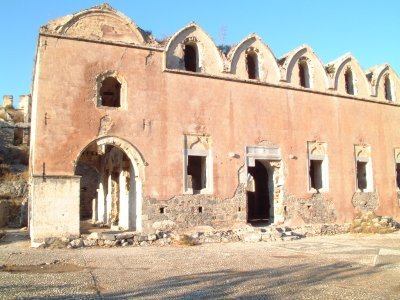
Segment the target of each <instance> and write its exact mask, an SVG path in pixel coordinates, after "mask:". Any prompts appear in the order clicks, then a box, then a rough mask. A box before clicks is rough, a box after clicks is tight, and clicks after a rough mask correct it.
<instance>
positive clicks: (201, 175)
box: [187, 155, 207, 194]
mask: <svg viewBox="0 0 400 300" xmlns="http://www.w3.org/2000/svg"><path fill="white" fill-rule="evenodd" d="M206 182H207V178H206V157H205V156H193V155H188V164H187V186H188V188H191V189H192V190H193V194H199V193H200V191H201V190H202V189H205V188H206Z"/></svg>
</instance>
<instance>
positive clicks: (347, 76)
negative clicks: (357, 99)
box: [344, 69, 354, 95]
mask: <svg viewBox="0 0 400 300" xmlns="http://www.w3.org/2000/svg"><path fill="white" fill-rule="evenodd" d="M344 84H345V88H346V93H347V94H349V95H354V80H353V72H352V71H351V70H350V69H347V70H346V72H345V73H344Z"/></svg>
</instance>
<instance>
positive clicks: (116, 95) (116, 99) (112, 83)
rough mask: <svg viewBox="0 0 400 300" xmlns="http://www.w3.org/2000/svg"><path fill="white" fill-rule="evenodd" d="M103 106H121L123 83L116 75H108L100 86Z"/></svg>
mask: <svg viewBox="0 0 400 300" xmlns="http://www.w3.org/2000/svg"><path fill="white" fill-rule="evenodd" d="M100 97H101V106H109V107H120V106H121V83H120V82H119V81H118V80H117V79H116V78H114V77H106V78H105V79H104V80H103V81H102V82H101V87H100Z"/></svg>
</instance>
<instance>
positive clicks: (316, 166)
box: [307, 141, 329, 193]
mask: <svg viewBox="0 0 400 300" xmlns="http://www.w3.org/2000/svg"><path fill="white" fill-rule="evenodd" d="M307 148H308V188H309V191H310V192H313V193H315V192H317V193H319V192H327V191H328V190H329V169H328V155H327V153H328V152H327V151H328V145H327V144H326V143H325V142H320V141H311V142H307Z"/></svg>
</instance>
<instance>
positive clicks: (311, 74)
mask: <svg viewBox="0 0 400 300" xmlns="http://www.w3.org/2000/svg"><path fill="white" fill-rule="evenodd" d="M180 49H182V50H183V51H182V50H180ZM218 49H219V50H218ZM164 55H165V68H166V69H178V70H185V71H189V72H197V73H203V74H209V75H213V76H220V75H222V76H224V77H225V76H228V77H233V78H237V79H244V80H246V79H248V80H256V81H260V82H268V83H273V84H281V83H285V82H286V83H288V84H290V85H293V86H295V87H302V88H306V89H313V90H317V91H322V92H326V91H329V92H331V91H332V92H334V93H336V92H338V93H341V94H347V95H351V96H357V97H360V98H368V97H371V96H372V97H379V98H380V99H382V100H383V99H386V100H388V101H395V100H396V98H397V97H396V94H397V91H398V90H399V89H400V84H399V82H400V81H399V80H398V78H397V76H396V74H395V73H394V72H393V71H392V69H391V68H390V67H389V66H388V65H382V66H380V67H377V68H374V69H372V70H371V71H367V73H365V72H364V71H363V70H362V69H361V67H360V65H359V64H358V62H357V61H356V60H355V59H354V58H353V57H352V56H351V54H346V55H344V56H342V57H340V58H338V59H337V60H335V61H334V62H332V63H331V64H327V65H324V64H323V63H322V62H321V61H320V60H319V58H318V57H317V56H316V54H315V53H314V52H313V51H312V49H310V48H309V47H308V46H307V45H302V46H300V47H299V48H296V49H294V50H293V51H291V52H289V53H288V54H287V55H284V56H283V57H281V58H280V59H276V58H275V57H274V55H273V54H272V52H271V50H270V49H269V48H268V46H267V45H265V44H264V43H263V42H262V41H261V39H260V38H259V37H258V36H257V35H255V34H251V35H250V36H248V37H246V38H245V39H244V40H243V41H241V42H240V43H239V44H237V45H235V46H233V47H232V48H230V47H225V46H224V47H218V48H217V47H216V46H215V44H214V42H213V41H212V40H211V38H210V37H209V36H208V35H207V34H206V33H205V32H204V31H203V30H202V29H201V28H200V27H198V26H197V25H196V24H194V23H191V24H189V25H188V26H186V27H185V28H183V29H182V30H181V31H178V32H177V33H176V34H175V35H174V36H172V37H171V38H170V39H169V41H168V43H167V45H166V46H165V52H164ZM383 67H384V68H383ZM368 72H370V73H368ZM372 73H373V74H372Z"/></svg>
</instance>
